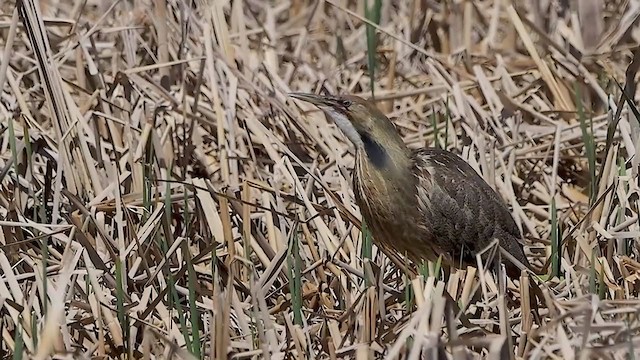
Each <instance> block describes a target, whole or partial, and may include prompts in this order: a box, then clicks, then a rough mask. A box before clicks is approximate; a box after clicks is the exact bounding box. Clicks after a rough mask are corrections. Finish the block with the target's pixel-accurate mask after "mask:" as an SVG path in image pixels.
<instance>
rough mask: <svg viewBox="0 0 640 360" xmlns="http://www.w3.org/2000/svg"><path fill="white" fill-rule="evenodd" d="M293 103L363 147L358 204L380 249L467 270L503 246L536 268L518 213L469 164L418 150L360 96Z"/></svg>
mask: <svg viewBox="0 0 640 360" xmlns="http://www.w3.org/2000/svg"><path fill="white" fill-rule="evenodd" d="M290 96H291V97H293V98H296V99H299V100H303V101H307V102H310V103H312V104H314V105H316V106H317V107H319V108H320V109H321V110H322V111H324V112H325V113H326V114H327V115H328V116H329V117H330V118H331V119H332V120H333V121H334V122H335V123H336V124H337V126H338V127H339V128H340V130H341V131H342V132H343V133H344V135H346V136H347V138H349V140H350V141H351V142H352V143H353V145H354V146H355V148H356V160H355V169H354V173H353V189H354V193H355V197H356V203H357V204H358V206H359V207H360V211H361V212H362V216H363V218H364V220H365V222H366V224H367V226H368V227H369V229H370V230H371V234H372V236H373V239H374V243H376V244H377V245H378V246H382V247H383V248H386V249H387V250H390V251H394V252H398V253H400V254H402V255H406V256H408V257H409V258H410V259H411V260H412V261H414V262H417V263H420V262H421V261H422V260H435V259H436V258H437V257H438V256H439V255H443V258H444V260H445V261H446V262H447V263H448V265H450V266H454V267H459V266H460V265H475V264H476V254H478V253H479V252H481V251H482V250H484V249H485V248H486V247H488V246H489V245H490V244H491V243H492V242H493V241H494V239H497V240H498V243H499V245H500V246H501V247H502V248H503V249H504V250H505V251H506V252H508V253H509V254H511V255H512V256H513V257H514V258H515V259H517V260H518V261H519V262H521V263H522V264H523V265H525V266H526V267H530V265H529V262H528V261H527V257H526V256H525V254H524V251H523V247H522V244H521V241H522V236H521V234H520V230H519V229H518V227H517V226H516V223H515V221H514V220H513V218H512V216H511V213H510V212H509V210H508V209H507V207H506V206H505V204H504V203H503V202H502V200H501V199H500V198H499V196H498V194H497V193H496V192H495V191H494V190H493V189H492V188H491V187H490V186H489V185H488V184H487V183H486V182H485V181H484V180H483V179H482V178H481V177H480V176H479V175H478V174H477V173H476V171H475V170H474V169H473V168H472V167H471V166H470V165H469V164H467V162H465V161H464V160H462V158H460V157H458V156H457V155H455V154H453V153H451V152H448V151H445V150H439V149H434V148H425V149H420V150H416V151H411V150H410V149H409V148H408V147H407V146H406V145H405V143H404V142H403V140H402V138H401V137H400V134H399V133H398V132H397V130H396V129H395V127H394V125H393V124H392V123H391V121H390V120H389V119H388V118H387V117H386V116H385V115H384V114H383V113H382V112H381V111H380V110H378V109H377V108H376V106H375V105H374V104H372V103H370V102H368V101H366V100H364V99H362V98H359V97H357V96H350V95H344V96H321V95H314V94H303V93H293V94H290ZM496 258H497V257H496ZM485 260H486V259H485ZM505 265H506V269H507V274H508V275H509V276H510V277H512V278H517V277H518V276H519V274H520V270H519V269H518V267H516V266H515V265H514V264H512V263H511V262H507V263H506V264H505Z"/></svg>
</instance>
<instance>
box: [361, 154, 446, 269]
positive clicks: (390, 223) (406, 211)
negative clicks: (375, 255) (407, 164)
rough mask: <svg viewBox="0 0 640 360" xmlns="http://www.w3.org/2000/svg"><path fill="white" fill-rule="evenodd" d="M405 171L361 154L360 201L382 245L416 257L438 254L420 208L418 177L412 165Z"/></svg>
mask: <svg viewBox="0 0 640 360" xmlns="http://www.w3.org/2000/svg"><path fill="white" fill-rule="evenodd" d="M403 175H404V176H398V174H389V173H385V172H384V171H381V170H380V169H379V168H377V167H376V166H375V165H373V164H371V163H370V162H368V161H366V159H363V157H362V156H357V157H356V167H355V169H354V176H353V189H354V194H355V197H356V202H357V204H358V207H360V212H361V213H362V217H363V219H364V220H365V221H366V224H367V227H368V228H369V229H370V231H371V233H372V236H373V239H374V242H376V244H377V245H378V246H383V247H385V248H387V249H390V250H394V251H396V252H399V253H401V254H403V255H408V256H409V257H410V258H412V259H414V260H415V259H429V258H434V257H433V256H432V254H433V253H434V252H435V250H434V249H432V246H431V244H432V243H433V242H432V241H431V239H430V237H431V234H430V233H429V231H428V228H427V227H426V226H425V221H424V217H422V216H421V213H420V211H419V206H418V196H417V192H418V189H417V180H416V179H415V175H414V174H413V173H412V172H411V171H410V170H409V169H407V172H406V174H403Z"/></svg>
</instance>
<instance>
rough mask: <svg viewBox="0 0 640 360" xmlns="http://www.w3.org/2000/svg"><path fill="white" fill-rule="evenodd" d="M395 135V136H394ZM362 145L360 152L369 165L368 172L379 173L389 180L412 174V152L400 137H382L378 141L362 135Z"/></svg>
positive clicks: (367, 135)
mask: <svg viewBox="0 0 640 360" xmlns="http://www.w3.org/2000/svg"><path fill="white" fill-rule="evenodd" d="M394 135H395V134H394ZM360 139H361V140H362V144H361V145H360V147H359V149H357V150H358V152H359V153H360V156H361V157H362V160H366V162H367V163H368V165H367V167H368V169H367V170H368V171H371V172H376V173H379V174H380V175H381V176H383V177H384V178H386V179H388V180H393V179H395V178H398V177H400V178H402V177H404V176H405V175H407V172H409V173H410V171H411V170H410V169H411V166H412V163H411V151H410V150H409V148H407V146H406V145H405V144H404V142H403V141H402V139H401V138H400V136H393V137H381V139H383V140H376V139H375V138H374V137H372V136H370V135H369V134H366V133H365V134H360Z"/></svg>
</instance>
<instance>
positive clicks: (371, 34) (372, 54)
mask: <svg viewBox="0 0 640 360" xmlns="http://www.w3.org/2000/svg"><path fill="white" fill-rule="evenodd" d="M381 10H382V0H373V6H369V1H368V0H365V2H364V12H365V17H366V18H367V20H369V21H371V22H372V23H375V24H376V25H377V24H379V23H380V14H381ZM366 26H367V61H368V65H369V78H370V79H371V97H375V93H374V88H375V86H374V84H375V78H376V77H375V71H376V65H377V64H376V48H377V40H378V39H377V37H376V29H375V28H374V27H373V26H371V25H369V24H367V25H366Z"/></svg>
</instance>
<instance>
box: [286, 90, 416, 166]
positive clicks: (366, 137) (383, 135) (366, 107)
mask: <svg viewBox="0 0 640 360" xmlns="http://www.w3.org/2000/svg"><path fill="white" fill-rule="evenodd" d="M289 96H291V97H293V98H295V99H298V100H302V101H306V102H309V103H312V104H314V105H316V106H317V107H318V108H320V109H321V110H322V111H323V112H324V113H325V114H327V115H328V116H329V117H330V118H331V119H332V120H333V121H334V122H335V123H336V125H337V126H338V127H339V128H340V130H341V131H342V132H343V133H344V134H345V135H346V136H347V138H349V140H350V141H351V142H352V143H353V144H354V145H355V147H356V149H357V150H363V151H364V152H365V153H366V154H367V156H368V157H369V159H370V161H371V162H372V163H373V164H374V165H376V166H378V167H380V166H387V165H388V164H389V160H393V161H392V163H395V164H396V165H398V164H399V162H400V161H402V160H404V159H405V158H408V156H409V149H408V148H407V147H406V145H405V144H404V142H403V141H402V138H401V137H400V134H398V132H397V130H396V128H395V127H394V126H393V124H392V123H391V121H390V120H389V118H387V117H386V116H385V115H384V114H383V113H382V112H381V111H380V110H379V109H378V108H377V107H376V106H375V105H374V104H373V103H372V102H369V101H367V100H365V99H363V98H360V97H358V96H354V95H339V96H329V95H316V94H308V93H291V94H289Z"/></svg>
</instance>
